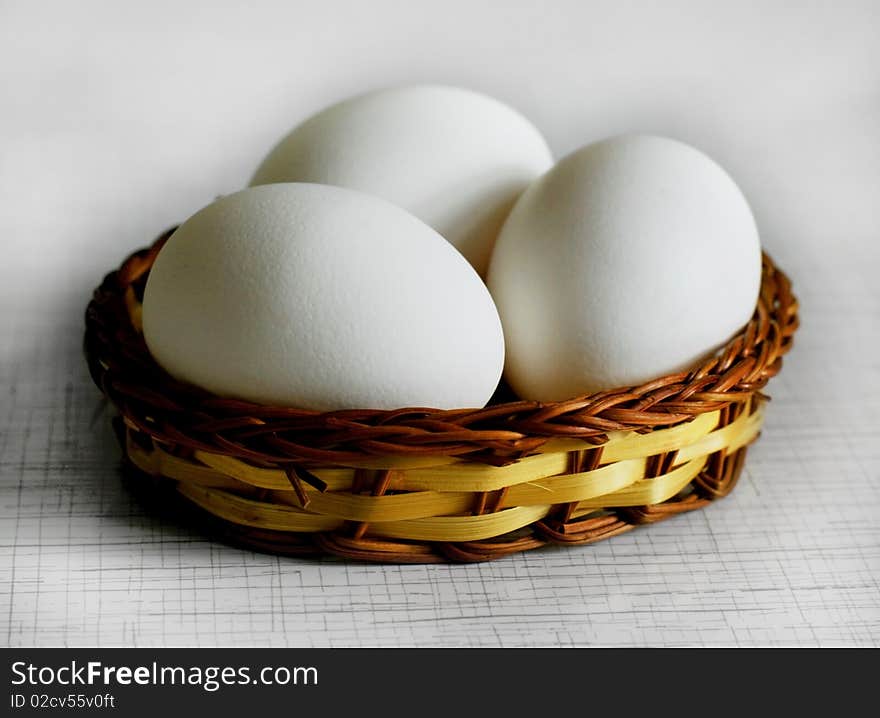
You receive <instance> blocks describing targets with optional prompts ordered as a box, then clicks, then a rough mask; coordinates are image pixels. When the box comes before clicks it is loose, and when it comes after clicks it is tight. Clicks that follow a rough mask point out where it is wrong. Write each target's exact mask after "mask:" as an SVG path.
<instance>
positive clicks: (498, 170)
mask: <svg viewBox="0 0 880 718" xmlns="http://www.w3.org/2000/svg"><path fill="white" fill-rule="evenodd" d="M552 164H553V158H552V155H551V154H550V150H549V148H548V147H547V143H546V142H545V141H544V138H543V137H542V136H541V133H540V132H538V130H537V129H535V127H534V125H532V124H531V123H530V122H529V121H528V120H527V119H526V118H525V117H523V116H522V115H521V114H519V113H518V112H516V111H515V110H513V109H512V108H510V107H508V106H507V105H504V104H502V103H501V102H499V101H498V100H495V99H492V98H491V97H487V96H485V95H482V94H479V93H476V92H472V91H469V90H464V89H460V88H457V87H445V86H438V85H415V86H406V87H397V88H392V89H385V90H378V91H374V92H370V93H368V94H365V95H361V96H358V97H354V98H352V99H349V100H346V101H344V102H341V103H339V104H336V105H333V106H332V107H329V108H328V109H325V110H323V111H322V112H320V113H318V114H316V115H314V116H312V117H311V118H309V119H308V120H306V121H305V122H303V123H302V124H301V125H299V126H298V127H296V128H295V129H294V130H293V131H292V132H291V133H290V134H289V135H287V137H285V138H284V139H283V140H282V141H281V143H280V144H278V146H276V147H275V149H273V150H272V152H271V153H270V154H269V155H268V157H266V159H265V160H264V161H263V163H262V164H261V165H260V167H259V169H258V170H257V172H256V174H255V175H254V177H253V179H252V180H251V185H261V184H268V183H271V182H320V183H323V184H332V185H340V186H343V187H350V188H352V189H357V190H361V191H363V192H367V193H369V194H374V195H377V196H379V197H384V198H385V199H387V200H389V201H391V202H394V203H395V204H398V205H400V206H401V207H403V208H404V209H407V210H409V211H410V212H412V213H413V214H414V215H416V216H417V217H419V218H420V219H422V220H423V221H424V222H426V223H427V224H429V225H430V226H432V227H433V228H434V229H436V230H437V231H438V232H439V233H440V234H442V235H443V236H444V237H445V238H446V239H447V240H448V241H449V242H451V243H452V244H453V245H454V246H455V247H456V248H458V250H459V251H460V252H461V253H462V254H464V256H465V257H466V258H467V259H468V261H469V262H470V263H471V264H472V265H473V266H474V267H475V268H476V270H477V271H478V272H479V273H480V274H481V275H482V274H483V273H484V272H485V269H486V266H487V264H488V261H489V255H490V253H491V249H492V244H493V243H494V241H495V238H496V236H497V234H498V230H499V228H500V226H501V224H502V222H503V221H504V219H505V217H506V216H507V213H508V212H509V211H510V208H511V207H512V205H513V203H514V202H515V201H516V198H517V197H518V196H519V194H520V193H521V192H522V191H523V190H524V189H525V188H526V186H527V185H528V184H529V183H530V182H531V181H532V180H534V179H535V178H536V177H537V176H538V175H540V174H541V173H543V172H544V171H546V170H547V169H549V167H550V166H551V165H552Z"/></svg>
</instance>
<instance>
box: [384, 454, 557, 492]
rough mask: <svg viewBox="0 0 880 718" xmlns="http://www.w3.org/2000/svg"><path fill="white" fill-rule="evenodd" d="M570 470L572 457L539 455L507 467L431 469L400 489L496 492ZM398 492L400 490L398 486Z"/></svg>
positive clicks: (413, 474)
mask: <svg viewBox="0 0 880 718" xmlns="http://www.w3.org/2000/svg"><path fill="white" fill-rule="evenodd" d="M567 468H568V454H566V453H557V454H539V455H538V456H528V457H526V458H525V459H520V460H519V461H517V462H516V463H514V464H508V465H507V466H485V465H482V464H476V463H464V462H462V463H458V464H453V465H452V466H440V467H435V468H429V469H412V470H410V471H407V472H406V475H405V476H403V477H402V481H401V484H400V486H399V488H401V489H406V490H414V489H416V490H417V489H431V490H433V491H495V490H497V489H503V488H504V487H505V486H515V485H516V484H520V483H523V482H525V481H533V480H535V479H542V478H544V477H545V476H554V475H555V474H561V473H562V472H563V471H565V470H566V469H567ZM395 488H398V486H395Z"/></svg>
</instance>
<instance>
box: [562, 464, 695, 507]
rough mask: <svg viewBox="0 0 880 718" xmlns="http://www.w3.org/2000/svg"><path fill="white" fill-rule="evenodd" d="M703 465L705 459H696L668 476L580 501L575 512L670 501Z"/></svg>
mask: <svg viewBox="0 0 880 718" xmlns="http://www.w3.org/2000/svg"><path fill="white" fill-rule="evenodd" d="M705 465H706V457H705V456H700V457H697V458H696V459H693V460H691V461H689V462H688V463H686V464H683V465H682V466H679V467H678V468H677V469H673V470H672V471H670V472H669V473H668V474H662V475H661V476H657V477H655V478H653V479H642V480H641V481H636V482H635V483H634V484H632V485H630V486H627V487H626V488H623V489H621V490H620V491H615V492H614V493H613V494H608V495H607V496H598V497H596V498H593V499H586V500H585V501H581V502H580V503H578V505H577V506H576V507H575V511H576V512H577V511H582V510H584V509H590V510H593V509H601V508H613V507H616V506H648V505H650V504H659V503H662V502H663V501H666V500H667V499H671V498H672V497H673V496H675V495H676V494H677V493H678V492H679V491H681V490H682V489H683V488H684V487H685V486H687V485H688V483H689V482H690V481H691V480H692V479H693V478H694V477H695V476H696V475H697V474H699V473H700V471H702V469H703V467H704V466H705Z"/></svg>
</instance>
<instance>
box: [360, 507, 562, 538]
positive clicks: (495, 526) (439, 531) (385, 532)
mask: <svg viewBox="0 0 880 718" xmlns="http://www.w3.org/2000/svg"><path fill="white" fill-rule="evenodd" d="M549 512H550V506H547V505H543V506H521V507H517V508H513V509H504V510H503V511H499V512H498V513H494V514H484V515H482V516H438V517H436V518H427V519H413V520H411V521H394V522H389V523H375V524H370V528H369V529H368V531H367V533H368V535H370V536H387V537H389V538H404V539H413V540H417V541H479V540H480V539H486V538H492V537H493V536H500V535H502V534H506V533H507V532H509V531H515V530H516V529H518V528H522V527H523V526H528V525H529V524H530V523H533V522H534V521H538V520H540V519H542V518H544V517H545V516H546V515H547V514H548V513H549Z"/></svg>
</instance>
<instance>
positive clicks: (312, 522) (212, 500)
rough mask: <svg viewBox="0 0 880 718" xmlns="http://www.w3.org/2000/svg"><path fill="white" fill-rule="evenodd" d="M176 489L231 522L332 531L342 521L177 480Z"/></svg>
mask: <svg viewBox="0 0 880 718" xmlns="http://www.w3.org/2000/svg"><path fill="white" fill-rule="evenodd" d="M177 490H178V491H179V492H180V493H181V494H183V495H184V496H185V497H186V498H188V499H189V500H190V501H192V502H193V503H196V504H198V505H199V506H201V507H202V508H203V509H205V510H206V511H210V512H211V513H212V514H214V515H216V516H219V517H220V518H223V519H226V520H227V521H232V522H233V523H237V524H243V525H245V526H256V527H259V528H264V529H275V530H277V531H332V530H333V529H336V528H339V527H340V526H341V525H342V523H343V521H342V519H337V518H334V517H332V516H321V515H320V514H312V513H309V512H307V511H302V510H301V509H297V508H295V507H292V506H278V505H276V504H267V503H265V502H262V501H252V500H251V499H245V498H242V497H241V496H235V495H234V494H230V493H227V492H226V491H220V490H217V489H207V488H203V487H201V486H194V485H192V484H178V486H177Z"/></svg>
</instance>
